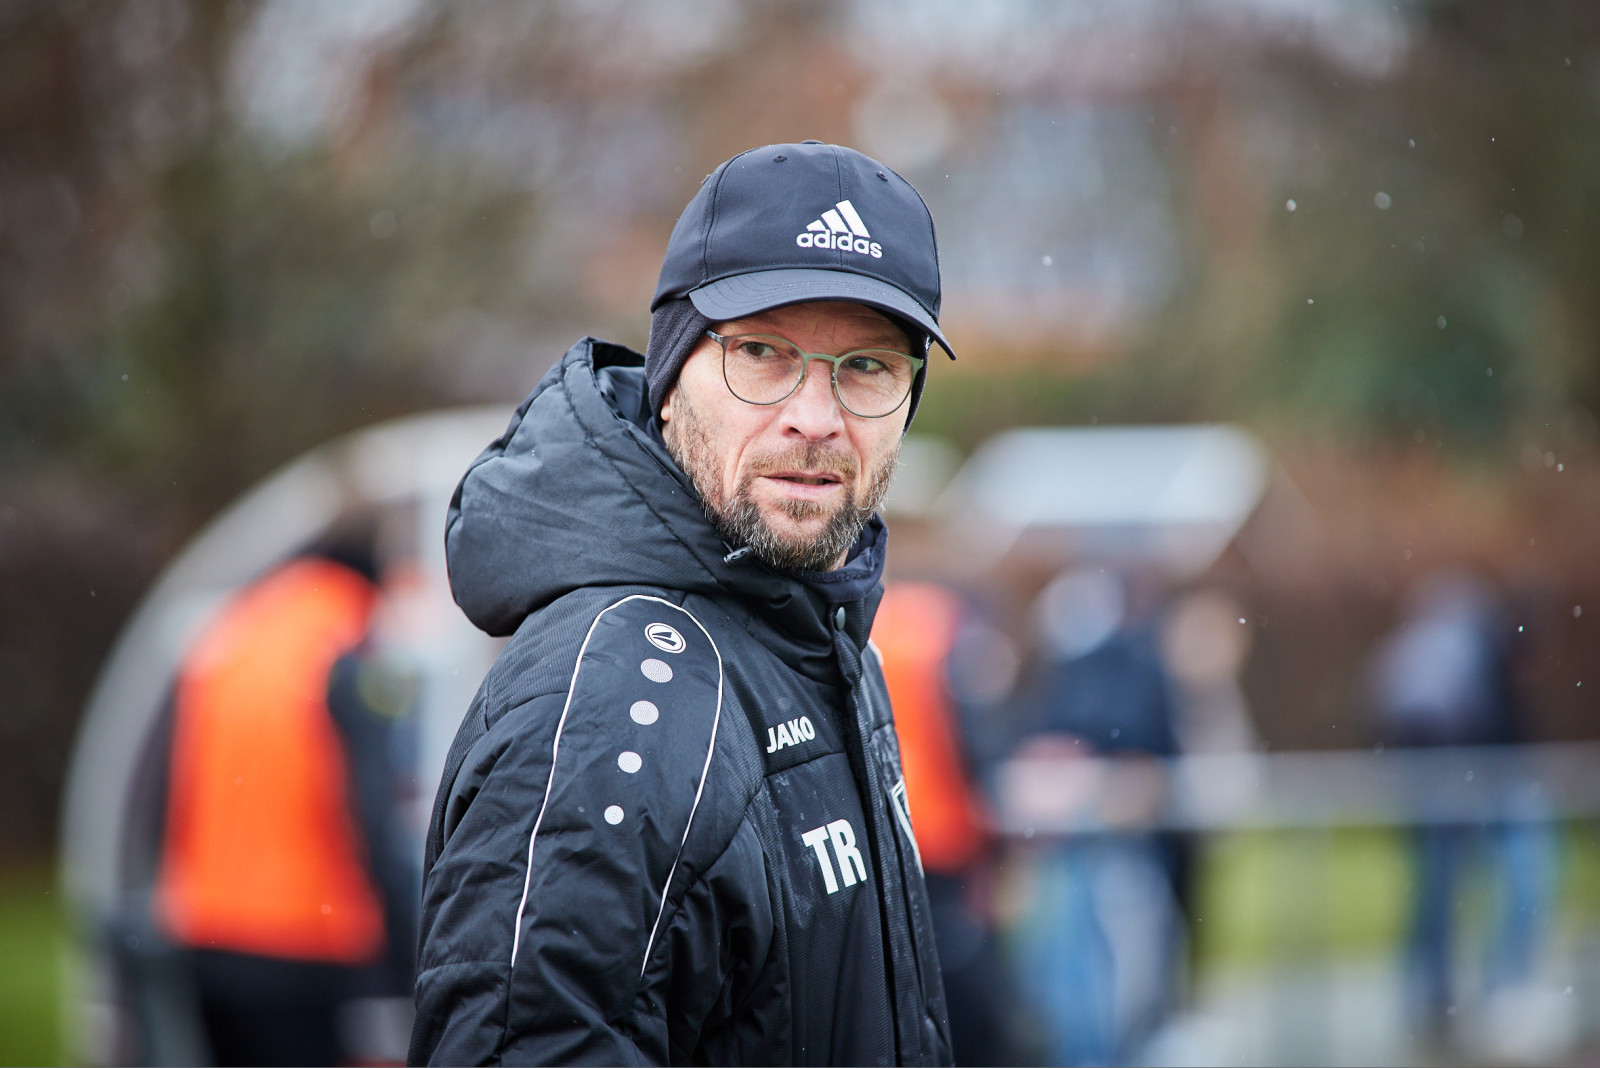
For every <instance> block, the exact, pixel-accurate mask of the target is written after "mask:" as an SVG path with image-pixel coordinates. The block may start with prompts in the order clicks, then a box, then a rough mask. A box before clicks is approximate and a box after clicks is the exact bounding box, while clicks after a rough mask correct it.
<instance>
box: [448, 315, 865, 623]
mask: <svg viewBox="0 0 1600 1068" xmlns="http://www.w3.org/2000/svg"><path fill="white" fill-rule="evenodd" d="M650 419H651V409H650V402H649V397H648V392H647V385H646V382H645V376H644V357H643V356H641V355H640V354H639V353H636V352H634V351H632V350H631V349H628V348H625V347H623V346H621V345H613V344H610V343H608V342H604V341H599V340H597V339H595V338H584V339H583V340H582V341H580V342H578V343H577V344H576V345H574V346H573V347H572V348H571V349H569V350H568V351H567V354H566V356H564V357H563V358H562V359H561V361H560V362H559V363H557V364H556V366H554V367H552V368H551V369H550V371H549V372H548V373H547V374H546V375H545V376H544V379H543V380H542V381H540V383H539V384H538V386H536V387H535V388H534V390H533V392H532V393H531V394H529V395H528V397H527V399H526V400H524V401H523V402H522V404H521V405H520V406H518V408H517V410H516V413H515V414H514V415H513V416H512V419H511V423H510V425H509V426H508V427H506V430H505V433H503V434H501V435H500V437H499V438H497V439H496V440H495V441H494V442H493V443H492V444H491V445H490V446H489V447H488V448H487V449H485V450H484V451H483V453H482V454H481V455H479V456H478V458H477V459H476V460H474V461H473V463H472V465H471V466H470V467H469V468H468V469H467V472H466V474H465V475H463V476H462V479H461V482H460V484H459V485H458V486H457V487H456V492H455V496H454V498H453V499H452V500H451V503H450V512H449V516H448V518H447V520H446V525H445V555H446V560H447V562H448V566H449V574H450V588H451V591H452V593H453V594H454V596H455V599H456V603H457V604H458V605H460V606H461V609H462V611H464V612H465V613H466V614H467V617H468V618H469V619H471V620H472V622H473V624H474V625H476V626H477V627H479V628H480V629H482V630H484V631H487V632H488V633H489V634H492V635H497V636H498V635H505V634H510V633H512V632H513V631H515V630H516V629H517V627H518V626H519V625H520V624H521V623H522V621H523V619H524V618H526V617H527V616H528V614H529V613H531V612H533V611H535V610H537V609H539V608H541V607H543V606H544V605H546V604H549V603H550V602H551V601H553V600H555V599H556V598H558V597H561V596H563V595H565V594H567V593H570V592H572V591H573V590H576V589H579V588H582V587H589V586H632V585H644V586H660V587H665V588H668V589H674V590H681V591H683V592H685V593H692V594H704V595H719V594H720V595H729V594H732V595H735V596H738V597H741V598H744V599H747V600H752V601H755V602H757V604H756V605H755V606H754V607H756V608H757V609H758V610H759V611H760V612H761V613H762V614H763V615H768V616H772V617H776V618H775V619H774V622H775V623H776V624H777V625H778V626H779V627H780V628H781V629H783V630H786V631H791V632H796V631H797V632H799V633H801V634H807V635H808V636H812V635H814V636H817V637H821V636H824V635H826V633H827V631H828V616H829V614H830V613H829V607H830V606H831V605H835V604H844V603H849V602H852V601H858V600H862V599H866V600H867V603H868V605H869V606H870V607H873V608H875V607H876V600H877V598H876V595H875V591H876V590H877V588H878V581H879V578H880V575H881V573H882V569H883V559H884V549H885V547H886V537H885V531H884V528H883V524H882V522H881V521H880V520H879V519H878V517H876V516H874V517H873V519H872V521H871V523H870V524H869V525H868V527H867V529H866V530H865V531H864V532H863V535H862V538H861V540H860V541H859V542H858V543H857V546H856V549H855V550H854V552H853V553H852V556H851V558H850V560H849V561H848V562H847V563H846V565H845V566H844V567H842V568H840V569H839V570H837V571H832V572H826V573H809V572H782V571H777V570H773V569H770V568H767V567H766V566H765V565H763V564H761V563H759V562H758V561H756V560H755V559H754V558H753V557H751V556H750V555H749V554H748V553H738V552H734V551H733V550H734V548H735V547H733V546H729V545H726V544H724V543H723V541H722V539H721V538H720V537H719V536H718V535H717V533H716V531H715V530H714V529H713V528H712V526H711V524H710V522H709V521H708V520H707V519H706V517H705V513H704V512H703V511H702V510H701V507H700V501H699V499H698V497H697V496H696V495H695V493H694V491H693V490H692V489H691V488H690V483H689V480H688V478H687V476H685V475H684V474H683V472H682V471H681V470H679V468H678V465H677V464H676V463H675V462H674V461H673V459H672V457H671V456H670V455H669V454H668V453H667V451H666V449H665V447H664V446H663V445H662V443H661V441H660V439H659V437H658V436H657V435H655V434H654V433H652V431H651V430H650ZM867 614H870V613H851V615H852V616H853V617H856V618H853V619H852V620H851V622H852V623H855V624H856V626H852V627H850V629H851V630H852V631H853V630H856V629H857V627H858V626H860V627H862V628H863V629H862V632H861V633H860V634H859V635H857V637H858V638H859V640H863V641H864V640H865V625H867V624H869V621H868V620H866V619H863V618H860V617H861V616H863V615H867Z"/></svg>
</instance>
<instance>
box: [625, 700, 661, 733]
mask: <svg viewBox="0 0 1600 1068" xmlns="http://www.w3.org/2000/svg"><path fill="white" fill-rule="evenodd" d="M628 715H630V716H632V717H633V721H634V722H635V723H637V724H640V725H641V726H644V727H648V726H650V724H652V723H654V722H655V721H656V720H657V719H659V718H660V716H661V710H660V709H659V708H657V707H656V706H655V705H653V704H651V703H650V702H649V701H635V702H634V703H633V707H632V708H630V709H628Z"/></svg>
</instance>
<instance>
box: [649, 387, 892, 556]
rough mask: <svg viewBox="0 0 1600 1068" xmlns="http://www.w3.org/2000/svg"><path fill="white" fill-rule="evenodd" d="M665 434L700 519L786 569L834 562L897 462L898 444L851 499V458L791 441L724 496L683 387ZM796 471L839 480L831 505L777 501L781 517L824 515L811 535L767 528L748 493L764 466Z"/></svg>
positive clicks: (706, 432) (711, 449)
mask: <svg viewBox="0 0 1600 1068" xmlns="http://www.w3.org/2000/svg"><path fill="white" fill-rule="evenodd" d="M664 437H665V439H666V442H667V451H668V452H670V453H671V454H672V458H673V459H674V460H676V461H677V462H678V466H679V467H681V468H683V470H684V473H685V474H687V475H688V476H689V481H690V482H691V483H692V484H693V486H694V489H695V493H696V494H697V495H698V496H699V498H700V506H701V508H702V509H704V511H705V514H706V518H707V519H708V520H709V521H710V522H711V525H712V527H714V528H715V529H716V531H717V534H718V535H719V536H720V537H721V538H722V540H723V541H724V542H727V543H728V544H730V545H735V546H748V547H749V548H750V550H751V551H752V552H753V553H754V554H755V556H756V558H757V559H759V560H760V561H761V562H763V563H765V564H767V565H768V566H769V567H778V568H785V569H792V570H805V571H828V570H831V569H833V568H834V567H837V566H838V565H839V563H840V561H841V560H842V559H843V557H844V554H845V553H846V552H848V551H849V549H850V547H851V546H852V545H854V544H855V542H856V539H857V538H858V537H860V536H861V531H862V528H863V527H865V526H866V524H867V521H868V520H869V519H871V518H872V513H873V512H875V511H877V510H878V506H879V505H881V504H882V503H883V498H884V496H885V495H886V494H887V493H888V492H889V483H890V481H891V480H892V478H893V476H894V469H895V465H896V464H898V463H899V460H900V446H899V443H898V442H896V444H895V447H894V451H893V452H892V453H890V454H889V455H888V456H886V457H885V458H884V459H883V461H882V462H881V464H880V465H879V466H878V469H877V470H875V471H872V472H871V473H870V481H869V482H868V485H867V492H866V495H865V498H864V499H863V500H860V501H857V500H856V494H855V480H856V475H857V468H858V465H857V463H856V460H855V457H854V456H852V455H850V453H849V452H847V451H845V450H840V449H837V448H830V447H828V446H826V445H823V444H821V443H818V442H811V443H808V444H805V445H798V444H797V445H795V446H794V447H793V448H792V449H785V450H781V451H779V452H775V453H769V454H767V455H764V456H761V457H759V458H757V459H756V460H755V462H753V463H752V464H751V465H750V469H749V470H747V471H746V472H745V473H744V474H743V476H742V477H741V478H740V481H739V484H738V486H737V487H735V489H734V492H733V494H732V495H731V496H730V497H728V498H727V499H724V495H723V492H722V466H721V458H720V457H719V456H718V455H717V451H716V447H715V444H714V443H713V442H712V440H711V432H710V429H709V428H708V427H707V426H706V424H705V422H704V420H702V419H701V418H700V415H699V412H698V411H696V409H695V407H694V405H693V403H692V402H690V401H689V399H688V396H687V395H686V392H685V391H684V390H681V389H680V390H678V392H677V394H676V395H675V396H674V398H673V402H672V419H671V420H670V421H669V422H668V423H667V424H666V433H665V435H664ZM797 469H798V470H806V471H814V470H819V469H826V470H829V471H832V472H834V473H836V474H837V475H839V476H840V480H841V481H842V483H843V484H844V500H842V501H840V502H839V503H838V504H837V505H832V506H830V505H826V504H823V503H821V502H817V501H800V500H785V501H783V502H782V503H781V504H780V505H779V507H780V508H781V510H782V511H783V513H784V515H786V516H787V517H788V518H790V519H792V520H794V521H796V522H807V521H809V520H813V519H816V518H819V517H822V516H826V517H827V522H826V523H825V524H824V525H823V527H822V529H821V530H820V531H819V532H818V533H817V534H815V535H813V536H809V537H808V536H805V535H797V534H789V533H785V532H782V531H779V530H775V529H773V527H772V524H771V523H770V522H768V520H767V518H766V516H764V515H762V513H761V507H760V505H758V504H757V503H756V500H755V496H754V494H753V493H752V492H751V487H752V485H753V484H754V482H755V480H756V478H758V477H760V476H761V475H762V474H764V473H765V472H768V471H791V470H797Z"/></svg>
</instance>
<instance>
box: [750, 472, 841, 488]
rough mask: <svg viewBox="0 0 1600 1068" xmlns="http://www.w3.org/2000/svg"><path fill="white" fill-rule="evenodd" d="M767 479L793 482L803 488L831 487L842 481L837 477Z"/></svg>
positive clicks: (779, 475)
mask: <svg viewBox="0 0 1600 1068" xmlns="http://www.w3.org/2000/svg"><path fill="white" fill-rule="evenodd" d="M767 477H768V478H776V479H781V480H782V481H784V482H793V483H796V484H798V485H801V486H831V485H833V484H835V483H837V482H839V481H841V480H840V478H839V477H838V476H837V475H797V474H775V475H768V476H767Z"/></svg>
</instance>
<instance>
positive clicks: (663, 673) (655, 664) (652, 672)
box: [639, 657, 672, 682]
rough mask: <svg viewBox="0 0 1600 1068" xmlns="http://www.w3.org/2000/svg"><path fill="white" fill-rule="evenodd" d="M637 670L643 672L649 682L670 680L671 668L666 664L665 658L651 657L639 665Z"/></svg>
mask: <svg viewBox="0 0 1600 1068" xmlns="http://www.w3.org/2000/svg"><path fill="white" fill-rule="evenodd" d="M639 670H640V671H642V672H644V677H645V678H647V679H649V680H650V681H651V682H671V681H672V668H671V667H669V666H668V665H667V662H666V661H665V660H657V659H655V658H654V657H651V658H650V659H649V660H646V661H645V662H644V663H642V664H640V665H639Z"/></svg>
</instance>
